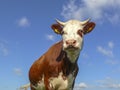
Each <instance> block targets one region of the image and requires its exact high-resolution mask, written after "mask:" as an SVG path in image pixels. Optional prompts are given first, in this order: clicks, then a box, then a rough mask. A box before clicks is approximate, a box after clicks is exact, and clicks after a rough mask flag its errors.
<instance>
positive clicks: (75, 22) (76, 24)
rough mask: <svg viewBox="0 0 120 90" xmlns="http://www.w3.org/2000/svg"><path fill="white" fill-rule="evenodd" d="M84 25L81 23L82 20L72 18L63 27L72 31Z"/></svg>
mask: <svg viewBox="0 0 120 90" xmlns="http://www.w3.org/2000/svg"><path fill="white" fill-rule="evenodd" d="M82 28H83V26H82V25H81V23H80V21H78V20H70V21H68V22H66V25H65V27H64V28H63V30H65V31H71V30H74V31H76V30H78V29H82Z"/></svg>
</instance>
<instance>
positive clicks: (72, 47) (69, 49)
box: [65, 45, 79, 51]
mask: <svg viewBox="0 0 120 90" xmlns="http://www.w3.org/2000/svg"><path fill="white" fill-rule="evenodd" d="M78 49H79V48H78V47H74V46H72V45H69V46H68V47H67V48H65V50H67V51H75V50H78Z"/></svg>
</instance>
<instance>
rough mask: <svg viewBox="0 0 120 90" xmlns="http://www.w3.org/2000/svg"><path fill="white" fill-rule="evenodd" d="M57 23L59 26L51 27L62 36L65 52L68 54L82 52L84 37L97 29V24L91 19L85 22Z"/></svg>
mask: <svg viewBox="0 0 120 90" xmlns="http://www.w3.org/2000/svg"><path fill="white" fill-rule="evenodd" d="M56 21H57V24H53V25H52V26H51V27H52V29H53V30H54V32H55V33H57V34H60V35H62V38H63V50H65V51H67V52H69V51H70V52H71V51H76V50H79V51H80V50H81V49H82V45H83V37H84V35H85V34H87V33H89V32H91V31H92V30H93V28H94V27H95V23H94V22H90V19H88V20H85V21H83V22H81V21H78V20H69V21H67V22H61V21H59V20H56Z"/></svg>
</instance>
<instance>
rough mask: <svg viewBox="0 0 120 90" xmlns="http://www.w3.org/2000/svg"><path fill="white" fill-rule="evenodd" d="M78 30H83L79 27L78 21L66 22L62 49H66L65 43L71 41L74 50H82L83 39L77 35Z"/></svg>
mask: <svg viewBox="0 0 120 90" xmlns="http://www.w3.org/2000/svg"><path fill="white" fill-rule="evenodd" d="M79 30H83V26H82V25H81V23H80V21H77V20H70V21H68V22H66V24H65V26H64V27H63V32H64V33H63V35H62V37H63V49H66V48H67V47H68V44H67V43H66V42H67V41H71V42H73V43H75V44H74V47H75V48H79V49H80V50H81V49H82V44H83V37H81V36H80V35H79V34H78V31H79Z"/></svg>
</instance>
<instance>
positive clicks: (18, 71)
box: [14, 68, 22, 76]
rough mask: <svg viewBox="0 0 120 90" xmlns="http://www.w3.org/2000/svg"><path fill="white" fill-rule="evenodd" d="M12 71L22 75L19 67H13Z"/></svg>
mask: <svg viewBox="0 0 120 90" xmlns="http://www.w3.org/2000/svg"><path fill="white" fill-rule="evenodd" d="M14 73H15V74H16V75H18V76H21V75H22V70H21V69H20V68H14Z"/></svg>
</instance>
